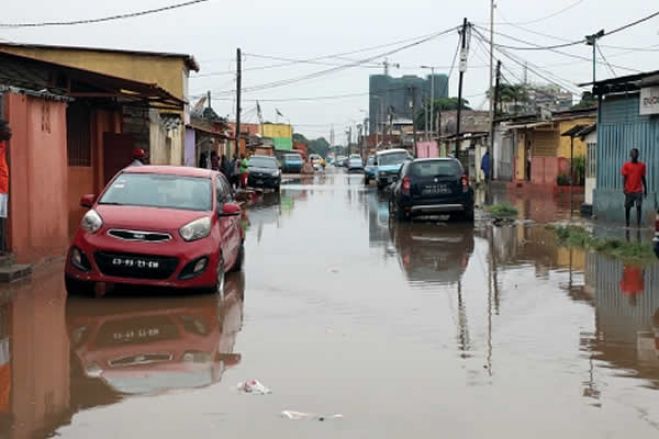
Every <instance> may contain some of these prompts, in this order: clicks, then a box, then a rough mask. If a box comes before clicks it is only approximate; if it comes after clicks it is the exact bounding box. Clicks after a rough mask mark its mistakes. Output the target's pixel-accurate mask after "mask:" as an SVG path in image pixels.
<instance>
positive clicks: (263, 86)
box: [218, 27, 455, 94]
mask: <svg viewBox="0 0 659 439" xmlns="http://www.w3.org/2000/svg"><path fill="white" fill-rule="evenodd" d="M454 30H455V28H454V27H451V28H449V29H447V30H444V31H442V32H437V33H434V34H431V35H430V36H427V37H425V38H422V39H420V40H416V41H414V42H412V43H409V44H406V45H404V46H401V47H397V48H395V49H391V50H389V51H386V52H384V53H379V54H377V55H374V56H370V57H368V58H365V59H361V60H357V61H355V62H352V63H348V64H343V65H340V66H337V67H332V68H329V69H325V70H320V71H317V72H314V73H310V74H307V75H302V76H298V77H295V78H289V79H283V80H279V81H273V82H269V83H264V84H259V85H254V86H251V87H246V88H245V89H244V91H246V92H250V91H260V90H265V89H270V88H275V87H282V86H286V85H290V84H294V83H297V82H300V81H305V80H309V79H315V78H319V77H321V76H326V75H329V74H332V73H336V72H339V71H342V70H345V69H348V68H351V67H357V66H359V65H361V64H365V63H368V62H371V61H373V60H375V59H378V58H382V57H385V56H388V55H392V54H394V53H398V52H401V51H403V50H407V49H410V48H412V47H415V46H418V45H420V44H424V43H426V42H428V41H430V40H433V39H435V38H438V37H440V36H443V35H446V34H448V33H450V32H452V31H454ZM234 92H235V90H225V91H219V92H218V93H219V94H230V93H234Z"/></svg>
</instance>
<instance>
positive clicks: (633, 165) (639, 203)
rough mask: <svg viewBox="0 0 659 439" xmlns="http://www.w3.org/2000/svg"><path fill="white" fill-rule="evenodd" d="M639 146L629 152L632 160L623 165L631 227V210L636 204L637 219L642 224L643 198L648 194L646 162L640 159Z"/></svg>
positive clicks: (626, 219)
mask: <svg viewBox="0 0 659 439" xmlns="http://www.w3.org/2000/svg"><path fill="white" fill-rule="evenodd" d="M638 155H639V152H638V148H633V149H632V150H631V152H630V154H629V156H630V157H631V161H629V162H627V163H625V164H624V165H623V166H622V178H623V183H624V192H625V221H626V223H627V227H629V222H630V216H631V210H632V207H633V206H636V220H637V221H638V223H637V224H638V226H639V227H640V226H641V213H642V208H643V198H645V197H647V196H648V183H647V181H646V180H645V173H646V167H645V163H643V162H641V161H639V160H638Z"/></svg>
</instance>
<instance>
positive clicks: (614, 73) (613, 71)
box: [595, 44, 618, 78]
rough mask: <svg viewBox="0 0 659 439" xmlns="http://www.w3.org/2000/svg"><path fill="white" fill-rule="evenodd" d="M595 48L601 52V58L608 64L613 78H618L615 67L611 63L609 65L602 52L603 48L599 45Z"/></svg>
mask: <svg viewBox="0 0 659 439" xmlns="http://www.w3.org/2000/svg"><path fill="white" fill-rule="evenodd" d="M595 47H597V51H598V52H599V54H600V56H601V57H602V59H603V60H604V62H605V63H606V66H607V67H608V68H609V71H610V72H611V74H612V75H613V77H614V78H617V77H618V75H617V74H616V71H615V70H613V67H612V66H611V63H609V61H608V60H607V59H606V57H605V56H604V52H602V48H601V47H600V46H599V45H598V44H596V45H595Z"/></svg>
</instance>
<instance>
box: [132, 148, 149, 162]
mask: <svg viewBox="0 0 659 439" xmlns="http://www.w3.org/2000/svg"><path fill="white" fill-rule="evenodd" d="M132 159H133V161H132V162H130V165H129V166H144V165H145V164H146V151H145V150H144V148H135V149H133V154H132Z"/></svg>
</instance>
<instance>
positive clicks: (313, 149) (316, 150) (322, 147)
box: [309, 137, 330, 157]
mask: <svg viewBox="0 0 659 439" xmlns="http://www.w3.org/2000/svg"><path fill="white" fill-rule="evenodd" d="M329 150H330V144H329V142H328V141H327V139H325V138H324V137H319V138H317V139H314V140H312V141H311V142H309V152H310V153H312V154H318V155H320V156H321V157H327V153H328V152H329Z"/></svg>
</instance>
